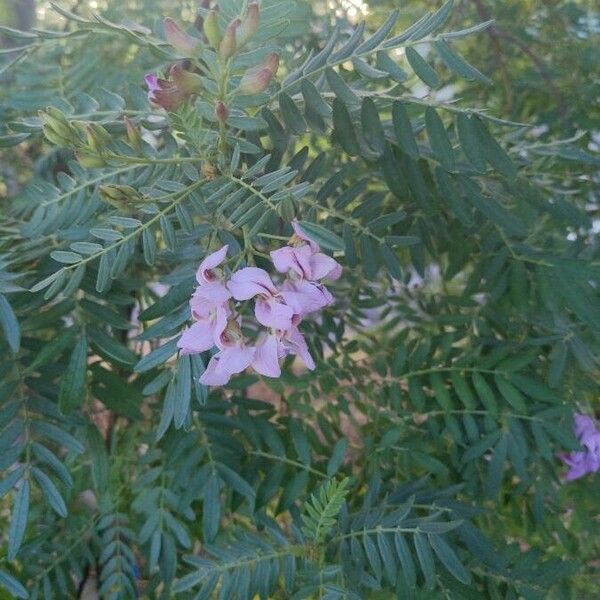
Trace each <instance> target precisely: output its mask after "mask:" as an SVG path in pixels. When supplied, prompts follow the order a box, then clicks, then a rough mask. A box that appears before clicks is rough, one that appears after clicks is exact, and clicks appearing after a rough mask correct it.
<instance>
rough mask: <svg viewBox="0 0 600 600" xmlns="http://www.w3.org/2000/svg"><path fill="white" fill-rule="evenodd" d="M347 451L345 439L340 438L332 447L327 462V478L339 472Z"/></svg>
mask: <svg viewBox="0 0 600 600" xmlns="http://www.w3.org/2000/svg"><path fill="white" fill-rule="evenodd" d="M347 449H348V440H347V439H346V438H340V439H339V440H338V441H337V442H336V444H335V446H334V447H333V450H332V452H331V456H330V457H329V460H328V461H327V475H328V476H329V477H333V476H334V475H335V474H336V473H337V472H338V471H339V469H340V467H341V466H342V463H343V462H344V457H345V456H346V450H347Z"/></svg>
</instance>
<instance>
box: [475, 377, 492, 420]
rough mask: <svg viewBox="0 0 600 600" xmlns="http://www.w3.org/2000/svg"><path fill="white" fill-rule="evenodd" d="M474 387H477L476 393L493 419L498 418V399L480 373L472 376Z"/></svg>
mask: <svg viewBox="0 0 600 600" xmlns="http://www.w3.org/2000/svg"><path fill="white" fill-rule="evenodd" d="M472 380H473V385H474V386H475V391H476V392H477V395H478V396H479V399H480V400H481V403H482V404H483V406H485V408H486V409H487V410H488V411H489V412H490V414H491V415H492V416H493V417H497V416H498V403H497V402H496V398H495V395H494V392H493V390H492V388H491V387H490V386H489V384H488V382H487V381H486V380H485V379H484V378H483V376H482V375H481V374H480V373H477V372H475V373H473V375H472Z"/></svg>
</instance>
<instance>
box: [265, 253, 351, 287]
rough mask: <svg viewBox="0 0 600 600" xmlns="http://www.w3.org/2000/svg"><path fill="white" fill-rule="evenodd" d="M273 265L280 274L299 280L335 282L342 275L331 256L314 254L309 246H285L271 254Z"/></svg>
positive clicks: (340, 268)
mask: <svg viewBox="0 0 600 600" xmlns="http://www.w3.org/2000/svg"><path fill="white" fill-rule="evenodd" d="M271 259H272V260H273V265H274V266H275V268H276V269H277V270H278V271H279V272H280V273H293V274H294V275H295V276H297V277H300V278H301V279H309V280H311V281H320V280H321V279H325V278H327V279H330V280H331V281H335V280H336V279H339V277H340V276H341V274H342V267H341V265H340V264H339V263H338V262H337V261H336V260H335V259H334V258H331V256H327V254H323V253H322V252H314V249H313V248H311V246H310V245H309V244H302V245H301V246H296V247H294V246H285V247H283V248H279V249H278V250H273V251H272V252H271Z"/></svg>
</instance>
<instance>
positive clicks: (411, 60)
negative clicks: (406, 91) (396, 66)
mask: <svg viewBox="0 0 600 600" xmlns="http://www.w3.org/2000/svg"><path fill="white" fill-rule="evenodd" d="M406 59H407V60H408V64H409V65H410V66H411V68H412V70H413V71H414V72H415V75H416V76H417V77H418V78H419V79H420V80H421V81H422V82H423V83H424V84H425V85H428V86H429V87H432V88H435V87H437V86H438V85H439V84H440V80H439V79H438V76H437V73H436V72H435V71H434V70H433V69H432V68H431V66H430V65H429V63H427V62H426V61H425V59H424V58H423V57H422V56H421V55H420V54H419V53H418V52H417V51H416V50H415V49H414V48H413V47H411V46H409V47H408V48H406Z"/></svg>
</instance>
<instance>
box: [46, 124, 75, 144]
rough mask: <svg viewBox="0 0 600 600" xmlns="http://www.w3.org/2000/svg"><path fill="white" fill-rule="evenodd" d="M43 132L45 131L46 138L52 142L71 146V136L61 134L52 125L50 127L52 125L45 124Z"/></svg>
mask: <svg viewBox="0 0 600 600" xmlns="http://www.w3.org/2000/svg"><path fill="white" fill-rule="evenodd" d="M43 132H44V136H45V137H46V139H47V140H48V141H49V142H50V143H52V144H54V145H55V146H70V145H71V140H70V138H65V137H63V136H62V135H60V134H59V133H57V132H56V131H54V129H52V127H50V125H44V127H43Z"/></svg>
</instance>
